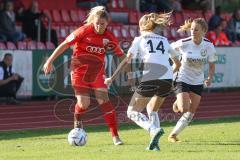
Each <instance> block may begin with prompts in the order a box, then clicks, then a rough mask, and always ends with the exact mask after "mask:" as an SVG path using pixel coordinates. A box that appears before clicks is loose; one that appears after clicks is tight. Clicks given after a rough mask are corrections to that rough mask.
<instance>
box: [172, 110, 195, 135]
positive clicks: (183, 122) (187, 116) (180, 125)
mask: <svg viewBox="0 0 240 160" xmlns="http://www.w3.org/2000/svg"><path fill="white" fill-rule="evenodd" d="M193 116H194V113H191V112H186V113H184V114H183V115H182V117H181V118H180V119H179V120H178V122H177V124H176V126H175V127H174V129H173V130H172V132H171V134H170V135H178V134H179V133H180V132H182V131H183V130H184V128H186V127H187V126H188V124H189V123H190V122H191V121H192V119H193Z"/></svg>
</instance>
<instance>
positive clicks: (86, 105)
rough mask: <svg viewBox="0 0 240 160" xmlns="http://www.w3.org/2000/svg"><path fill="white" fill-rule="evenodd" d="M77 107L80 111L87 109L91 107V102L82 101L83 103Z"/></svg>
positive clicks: (78, 103)
mask: <svg viewBox="0 0 240 160" xmlns="http://www.w3.org/2000/svg"><path fill="white" fill-rule="evenodd" d="M77 105H78V107H79V108H80V109H87V108H88V106H89V105H90V102H87V101H85V102H84V101H81V102H77Z"/></svg>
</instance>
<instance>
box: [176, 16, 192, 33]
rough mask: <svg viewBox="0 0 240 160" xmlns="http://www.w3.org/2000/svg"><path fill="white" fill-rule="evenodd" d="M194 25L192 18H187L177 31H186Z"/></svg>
mask: <svg viewBox="0 0 240 160" xmlns="http://www.w3.org/2000/svg"><path fill="white" fill-rule="evenodd" d="M191 25H192V20H191V19H188V20H185V22H184V24H183V25H181V26H180V28H179V29H178V30H177V32H185V31H189V30H190V28H191Z"/></svg>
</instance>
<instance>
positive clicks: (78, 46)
mask: <svg viewBox="0 0 240 160" xmlns="http://www.w3.org/2000/svg"><path fill="white" fill-rule="evenodd" d="M66 40H67V42H68V45H74V49H73V56H74V57H75V56H81V55H85V54H88V55H94V56H97V57H98V58H100V59H101V60H102V61H104V57H105V55H106V51H107V48H108V47H109V44H111V45H114V49H113V50H114V53H115V54H116V55H117V56H119V57H120V56H122V55H124V53H123V51H122V49H121V48H120V46H119V44H118V43H119V42H118V40H117V38H115V36H114V35H113V34H112V33H111V32H109V31H108V30H106V31H105V32H104V33H103V34H97V33H95V32H94V26H93V25H92V24H90V25H83V26H81V27H79V28H78V29H77V30H75V31H74V32H73V33H71V34H70V35H69V36H68V37H67V38H66Z"/></svg>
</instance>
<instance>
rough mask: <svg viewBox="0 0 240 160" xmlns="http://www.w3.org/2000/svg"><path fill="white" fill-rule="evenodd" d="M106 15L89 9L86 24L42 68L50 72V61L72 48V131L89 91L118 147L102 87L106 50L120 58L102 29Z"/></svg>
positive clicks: (112, 116)
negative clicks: (73, 99) (73, 105)
mask: <svg viewBox="0 0 240 160" xmlns="http://www.w3.org/2000/svg"><path fill="white" fill-rule="evenodd" d="M107 25H108V13H107V11H106V9H105V8H104V7H103V6H97V7H94V8H92V9H91V11H90V13H89V15H88V17H87V20H86V24H84V25H83V26H81V27H79V28H78V29H77V30H75V31H74V32H73V33H71V34H70V35H69V36H68V37H67V38H66V40H65V41H63V42H62V43H61V44H60V45H59V46H58V47H57V48H56V49H55V51H54V52H53V54H52V55H51V56H50V57H49V59H48V60H47V61H46V63H45V64H44V66H43V69H44V72H45V74H48V73H49V72H50V71H51V70H52V63H53V61H54V60H55V59H56V58H57V57H58V56H60V55H61V54H62V53H63V52H64V51H65V50H66V49H67V48H69V47H70V46H71V45H74V49H73V55H72V60H71V81H72V86H73V89H74V91H75V96H76V98H77V104H76V105H75V113H74V127H75V128H80V126H81V125H80V122H81V115H82V114H83V113H84V112H85V111H86V110H87V108H88V106H89V105H90V95H89V91H90V90H92V91H94V93H95V96H96V99H97V101H98V103H99V106H100V109H101V111H102V112H103V117H104V119H105V121H106V123H107V124H108V126H109V129H110V131H111V133H112V137H113V143H114V144H115V145H121V144H123V142H122V141H121V139H120V138H119V135H118V129H117V120H116V113H115V109H114V106H113V105H112V104H111V102H110V100H109V98H108V90H107V86H106V85H105V84H104V78H105V76H104V75H105V71H104V58H105V55H106V51H107V49H109V47H113V46H114V48H113V51H114V53H115V54H116V55H117V56H119V57H122V58H124V57H125V55H124V53H123V52H122V50H121V48H120V47H119V45H118V40H117V39H116V38H115V37H114V36H113V34H112V33H111V32H109V31H108V30H107V29H106V28H107Z"/></svg>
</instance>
